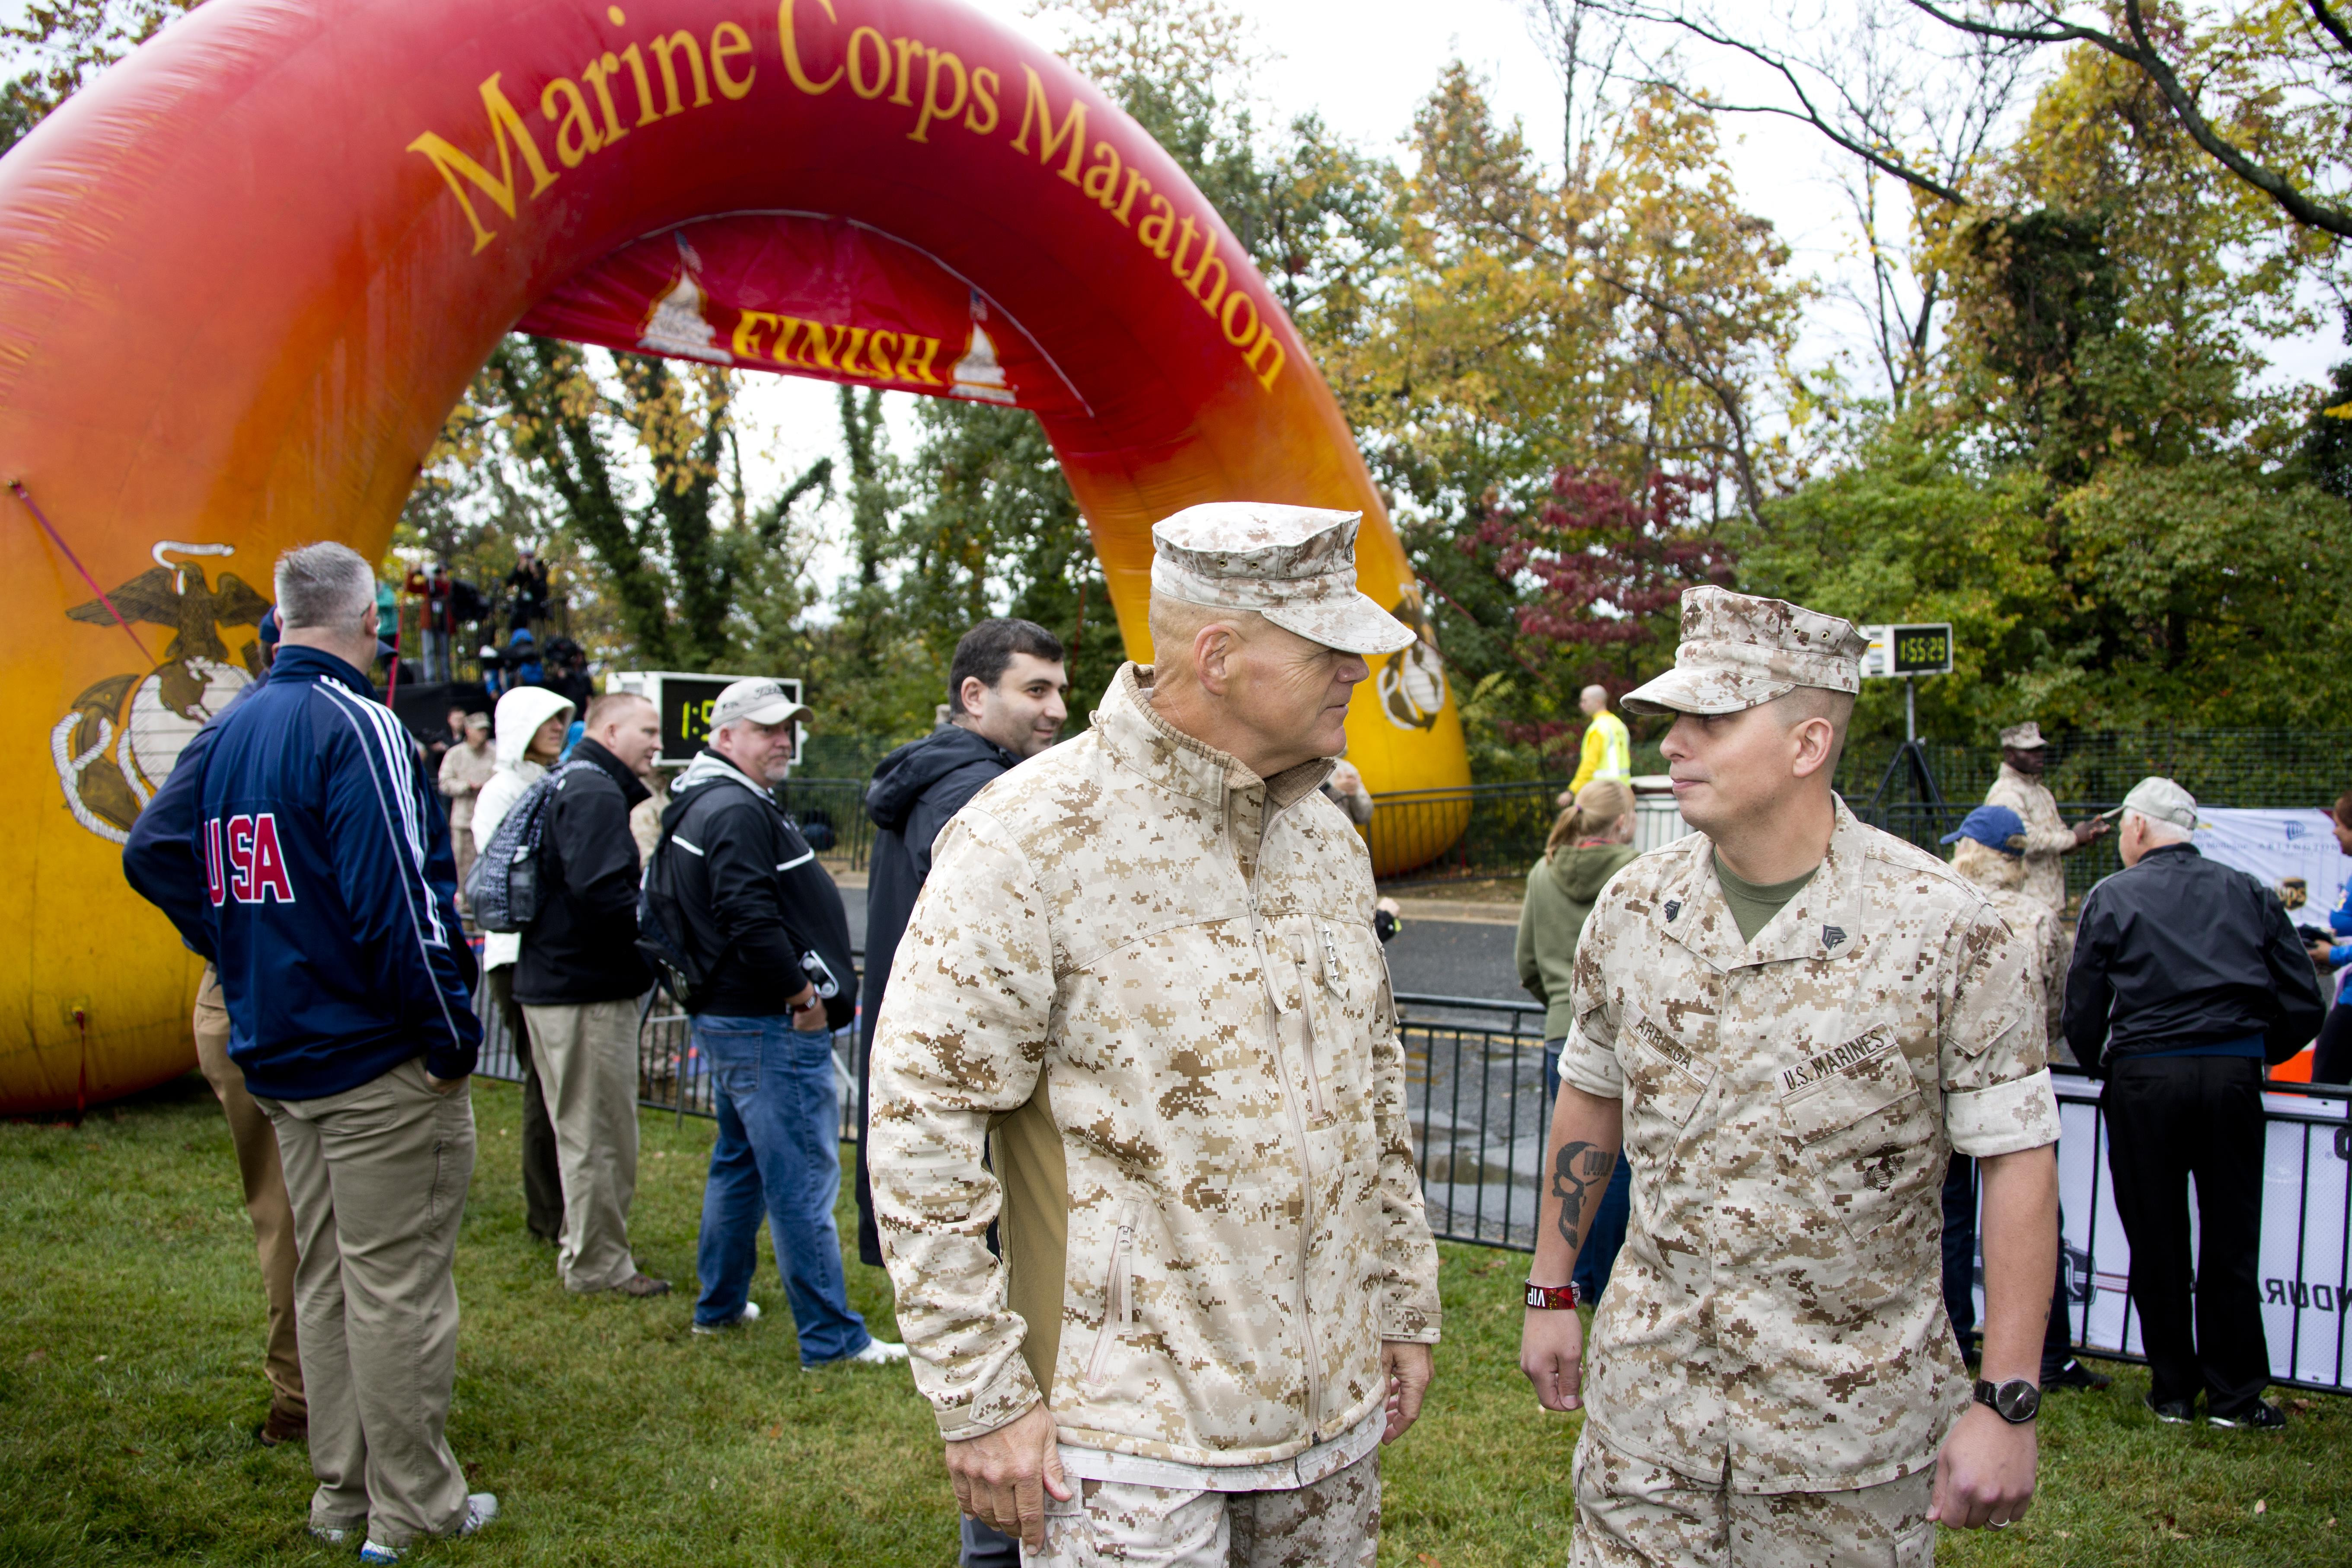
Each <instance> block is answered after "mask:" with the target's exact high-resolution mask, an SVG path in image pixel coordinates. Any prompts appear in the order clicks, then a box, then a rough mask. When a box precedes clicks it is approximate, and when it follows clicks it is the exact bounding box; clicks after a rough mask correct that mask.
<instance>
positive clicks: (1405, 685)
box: [1372, 586, 1445, 730]
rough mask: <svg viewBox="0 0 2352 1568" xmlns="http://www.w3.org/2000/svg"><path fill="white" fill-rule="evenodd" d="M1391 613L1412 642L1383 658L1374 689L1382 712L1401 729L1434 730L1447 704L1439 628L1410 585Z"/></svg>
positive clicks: (1415, 589)
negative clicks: (1431, 623) (1407, 631)
mask: <svg viewBox="0 0 2352 1568" xmlns="http://www.w3.org/2000/svg"><path fill="white" fill-rule="evenodd" d="M1389 614H1391V615H1392V616H1395V617H1396V618H1397V619H1398V620H1400V621H1402V622H1403V623H1404V624H1405V626H1407V627H1409V628H1410V629H1411V630H1412V634H1413V638H1412V641H1411V642H1409V643H1407V644H1405V646H1404V647H1402V648H1400V649H1399V650H1398V651H1396V652H1395V653H1392V654H1390V655H1389V656H1388V657H1387V658H1383V659H1381V661H1380V666H1379V674H1378V676H1377V677H1376V678H1375V679H1374V680H1373V683H1372V685H1373V689H1374V691H1375V692H1376V693H1377V694H1378V695H1379V697H1380V701H1381V712H1382V713H1384V714H1386V715H1387V716H1388V721H1389V722H1390V723H1391V724H1393V725H1395V726H1396V727H1397V728H1398V729H1400V730H1433V729H1435V728H1436V727H1437V715H1438V713H1439V712H1440V711H1441V710H1443V709H1444V707H1445V661H1444V659H1443V658H1439V657H1438V653H1437V628H1436V627H1434V626H1431V625H1430V624H1429V613H1428V611H1427V610H1425V609H1423V607H1422V603H1421V590H1420V589H1418V588H1415V587H1412V586H1407V587H1406V588H1405V589H1404V590H1403V594H1402V597H1400V598H1399V599H1398V600H1397V602H1396V605H1395V606H1394V607H1393V608H1391V610H1390V611H1389Z"/></svg>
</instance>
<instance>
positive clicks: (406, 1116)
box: [257, 1057, 474, 1546]
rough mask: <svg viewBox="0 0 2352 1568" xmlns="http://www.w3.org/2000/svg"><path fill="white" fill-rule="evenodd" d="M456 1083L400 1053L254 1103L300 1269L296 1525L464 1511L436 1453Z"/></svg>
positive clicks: (420, 1522) (459, 1175)
mask: <svg viewBox="0 0 2352 1568" xmlns="http://www.w3.org/2000/svg"><path fill="white" fill-rule="evenodd" d="M470 1089H471V1085H470V1084H465V1085H460V1086H459V1087H458V1088H457V1089H454V1090H453V1091H451V1092H450V1093H448V1094H446V1095H443V1094H436V1093H434V1092H433V1090H432V1089H429V1088H427V1087H426V1086H425V1061H424V1058H422V1057H413V1058H410V1059H409V1060H407V1061H405V1062H403V1063H402V1064H401V1065H400V1066H398V1067H396V1068H393V1069H392V1070H391V1071H390V1072H387V1073H385V1074H384V1075H383V1077H381V1078H378V1079H374V1080H373V1081H372V1082H368V1083H363V1084H362V1085H360V1087H359V1088H357V1089H346V1090H345V1091H344V1092H342V1093H341V1094H331V1095H328V1096H326V1097H325V1098H323V1099H320V1100H258V1101H257V1104H259V1105H260V1107H261V1109H262V1110H265V1111H267V1112H268V1114H269V1120H270V1121H273V1122H275V1123H276V1124H277V1127H278V1151H279V1152H280V1154H281V1155H282V1156H283V1158H284V1163H285V1168H286V1190H287V1193H288V1194H289V1196H290V1197H291V1198H292V1199H293V1200H294V1224H295V1227H296V1232H297V1234H298V1236H299V1238H300V1242H301V1249H302V1261H301V1266H300V1268H299V1270H298V1271H297V1272H296V1274H295V1279H294V1300H295V1306H296V1310H297V1311H298V1312H299V1315H300V1321H301V1340H302V1381H303V1383H304V1384H306V1385H307V1386H308V1387H309V1389H310V1473H311V1474H312V1475H314V1476H316V1477H318V1479H319V1489H318V1490H317V1491H316V1492H314V1493H313V1494H312V1495H311V1499H310V1522H311V1523H312V1524H313V1525H316V1526H320V1527H331V1528H338V1529H345V1530H349V1529H356V1528H357V1527H359V1525H360V1524H362V1522H364V1523H365V1524H366V1526H367V1532H368V1535H369V1537H370V1538H371V1539H372V1540H374V1541H377V1542H382V1543H383V1544H384V1545H386V1546H402V1545H405V1544H406V1543H407V1542H410V1541H412V1540H414V1539H415V1538H416V1537H417V1536H419V1535H440V1534H444V1533H446V1532H447V1531H452V1530H455V1529H456V1528H457V1526H458V1525H459V1524H461V1523H463V1522H464V1521H465V1518H466V1477H465V1473H464V1472H463V1471H462V1470H460V1469H459V1468H457V1457H456V1456H455V1455H453V1454H451V1453H450V1452H449V1442H448V1438H447V1437H446V1435H445V1433H446V1427H447V1426H448V1423H449V1388H450V1385H451V1384H452V1383H453V1382H455V1381H456V1378H457V1281H456V1280H455V1279H453V1278H452V1277H451V1275H450V1265H451V1263H452V1262H453V1261H454V1260H455V1258H456V1257H457V1224H458V1221H459V1220H460V1219H461V1218H462V1217H463V1216H464V1215H465V1212H466V1186H467V1183H468V1182H469V1181H470V1180H471V1179H472V1177H473V1174H474V1102H473V1100H472V1099H471V1098H470Z"/></svg>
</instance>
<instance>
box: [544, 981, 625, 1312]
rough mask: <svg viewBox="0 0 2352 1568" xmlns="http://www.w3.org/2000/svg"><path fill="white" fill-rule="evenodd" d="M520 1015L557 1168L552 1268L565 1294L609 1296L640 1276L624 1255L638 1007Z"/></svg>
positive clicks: (606, 1005)
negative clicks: (559, 1196)
mask: <svg viewBox="0 0 2352 1568" xmlns="http://www.w3.org/2000/svg"><path fill="white" fill-rule="evenodd" d="M522 1014H523V1021H524V1022H525V1023H526V1024H528V1025H529V1026H530V1055H531V1060H532V1062H533V1063H534V1064H535V1065H536V1066H537V1067H538V1068H539V1078H540V1082H541V1083H542V1084H543V1085H545V1086H546V1091H547V1109H548V1114H549V1115H550V1116H551V1117H553V1118H554V1121H555V1152H556V1159H557V1161H558V1163H560V1164H561V1165H562V1171H563V1241H562V1247H560V1248H559V1249H558V1250H557V1252H556V1255H555V1267H556V1270H557V1272H558V1273H560V1274H561V1275H562V1277H563V1284H564V1288H565V1289H571V1290H578V1291H583V1292H585V1291H590V1290H609V1289H612V1288H613V1287H614V1286H615V1285H618V1284H621V1283H623V1282H624V1281H625V1280H626V1279H629V1277H630V1276H632V1275H634V1274H635V1273H636V1271H637V1264H636V1259H635V1258H632V1257H631V1256H630V1255H629V1205H630V1203H631V1202H632V1201H634V1200H635V1197H636V1195H637V1005H636V1004H635V1002H628V1001H624V1002H591V1003H587V1004H585V1005H580V1006H556V1007H534V1006H531V1005H530V1004H528V1003H526V1004H524V1005H523V1010H522Z"/></svg>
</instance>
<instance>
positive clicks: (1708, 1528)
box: [1568, 1430, 1936, 1568]
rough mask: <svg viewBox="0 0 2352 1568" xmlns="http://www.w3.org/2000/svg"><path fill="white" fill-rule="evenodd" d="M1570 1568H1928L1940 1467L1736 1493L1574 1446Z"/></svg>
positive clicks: (1588, 1443)
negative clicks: (1800, 1488) (1870, 1480)
mask: <svg viewBox="0 0 2352 1568" xmlns="http://www.w3.org/2000/svg"><path fill="white" fill-rule="evenodd" d="M1575 1484H1576V1533H1575V1535H1574V1537H1573V1538H1572V1539H1571V1540H1570V1543H1569V1552H1568V1561H1569V1568H1928V1565H1929V1564H1930V1563H1934V1562H1935V1560H1936V1527H1935V1526H1934V1525H1932V1524H1930V1523H1928V1522H1927V1504H1928V1502H1929V1500H1930V1499H1931V1498H1932V1496H1933V1495H1934V1491H1935V1484H1936V1471H1935V1466H1934V1465H1933V1464H1932V1463H1931V1464H1929V1465H1928V1466H1927V1468H1925V1469H1923V1470H1921V1471H1920V1472H1919V1473H1917V1474H1916V1475H1910V1476H1906V1477H1904V1478H1903V1479H1900V1480H1893V1481H1883V1482H1881V1483H1880V1484H1879V1485H1877V1486H1874V1487H1860V1488H1857V1489H1854V1490H1853V1491H1843V1492H1763V1493H1756V1492H1735V1491H1733V1490H1731V1489H1729V1488H1727V1487H1721V1486H1706V1485H1704V1484H1702V1483H1700V1482H1698V1481H1694V1480H1692V1479H1689V1478H1687V1477H1685V1476H1679V1475H1676V1474H1675V1472H1674V1471H1672V1470H1668V1469H1663V1468H1659V1467H1658V1466H1656V1465H1653V1464H1651V1463H1650V1462H1649V1461H1647V1460H1646V1459H1634V1458H1627V1457H1626V1456H1624V1455H1622V1454H1620V1453H1618V1452H1617V1451H1616V1450H1614V1449H1613V1448H1609V1447H1603V1446H1602V1445H1601V1444H1600V1443H1598V1442H1595V1441H1594V1440H1593V1436H1592V1434H1591V1432H1590V1431H1589V1430H1588V1431H1587V1432H1586V1433H1585V1434H1584V1436H1582V1437H1581V1438H1580V1439H1579V1440H1578V1442H1577V1445H1576V1471H1575Z"/></svg>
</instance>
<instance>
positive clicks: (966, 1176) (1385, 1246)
mask: <svg viewBox="0 0 2352 1568" xmlns="http://www.w3.org/2000/svg"><path fill="white" fill-rule="evenodd" d="M1149 681H1150V672H1149V670H1139V669H1138V668H1137V667H1136V666H1134V665H1129V666H1127V667H1125V668H1122V669H1121V670H1120V672H1119V675H1118V679H1117V680H1116V681H1114V682H1113V683H1112V687H1111V689H1110V690H1109V692H1108V694H1107V695H1106V696H1105V698H1104V700H1103V705H1102V708H1101V710H1099V711H1097V713H1096V714H1095V715H1094V718H1093V726H1092V728H1091V729H1089V730H1088V731H1087V733H1086V734H1084V735H1081V736H1079V737H1078V738H1077V739H1076V740H1074V741H1071V742H1066V743H1065V744H1063V745H1060V746H1056V747H1055V748H1054V749H1053V750H1051V751H1048V752H1044V753H1043V754H1041V755H1039V756H1036V757H1034V758H1032V759H1030V760H1029V761H1028V762H1025V763H1022V764H1021V765H1020V766H1019V767H1017V768H1014V769H1013V771H1011V772H1010V773H1006V774H1005V775H1004V776H1003V777H1002V778H1000V779H998V780H996V781H995V782H994V783H992V784H990V785H989V786H988V787H987V788H986V789H984V790H982V792H981V793H980V794H979V795H976V796H974V797H973V799H972V801H971V804H970V805H967V806H965V807H964V809H963V810H962V811H961V813H959V814H958V815H957V816H956V817H955V818H954V820H953V821H951V822H950V824H949V825H948V826H947V828H946V830H945V831H944V832H942V833H941V834H940V838H939V841H938V844H937V846H936V847H935V848H934V850H933V852H932V865H931V875H930V879H929V881H927V882H926V883H925V884H924V887H923V893H922V897H921V900H920V901H919V902H918V903H917V905H916V907H915V912H914V917H913V920H912V921H911V922H910V923H909V924H908V928H907V935H906V937H905V939H904V941H903V942H901V943H900V944H899V947H898V956H897V959H896V962H895V963H893V964H892V966H891V971H890V984H889V988H888V998H887V1001H886V1002H885V1003H884V1005H883V1008H882V1015H881V1019H880V1023H879V1026H878V1029H877V1034H876V1037H875V1042H874V1058H873V1088H872V1101H871V1109H870V1111H869V1117H868V1131H869V1136H870V1137H871V1139H872V1141H873V1142H872V1152H871V1154H870V1162H871V1164H872V1168H873V1177H874V1199H875V1212H876V1217H877V1221H878V1222H879V1227H880V1231H881V1239H882V1251H883V1256H884V1258H885V1259H886V1260H887V1263H888V1266H889V1269H890V1278H891V1282H892V1283H893V1285H895V1286H896V1287H897V1289H898V1325H899V1327H900V1328H901V1329H902V1330H903V1331H905V1333H906V1337H907V1342H908V1345H909V1347H911V1349H912V1350H913V1352H914V1371H915V1380H916V1384H917V1385H918V1386H919V1388H920V1389H921V1390H922V1392H923V1393H924V1394H925V1395H926V1396H928V1397H929V1399H930V1401H931V1403H932V1405H933V1406H934V1407H935V1409H936V1410H937V1413H938V1416H939V1424H940V1433H941V1435H942V1436H946V1437H949V1438H965V1437H974V1436H980V1435H981V1434H982V1433H985V1432H988V1431H991V1430H992V1429H994V1428H996V1427H998V1426H1003V1425H1004V1424H1005V1423H1007V1422H1009V1421H1011V1420H1013V1419H1014V1418H1015V1417H1017V1416H1019V1415H1022V1414H1023V1413H1024V1412H1025V1411H1026V1410H1028V1409H1029V1407H1030V1406H1032V1405H1034V1404H1035V1403H1036V1402H1037V1400H1038V1398H1039V1397H1040V1391H1041V1390H1043V1391H1045V1393H1046V1395H1047V1398H1048V1403H1049V1404H1050V1405H1051V1407H1052V1409H1053V1413H1054V1419H1055V1426H1056V1427H1057V1428H1058V1432H1059V1436H1060V1439H1061V1441H1062V1442H1063V1443H1064V1444H1066V1445H1069V1446H1073V1447H1081V1448H1095V1449H1102V1450H1108V1451H1109V1452H1110V1453H1113V1454H1121V1455H1131V1456H1136V1457H1139V1458H1148V1459H1162V1460H1172V1461H1176V1462H1179V1463H1183V1464H1189V1465H1199V1466H1216V1467H1227V1466H1233V1467H1239V1466H1247V1465H1263V1464H1270V1463H1275V1462H1278V1461H1283V1460H1286V1459H1289V1458H1293V1457H1295V1456H1297V1455H1299V1454H1301V1453H1303V1452H1305V1451H1306V1450H1307V1449H1309V1448H1311V1447H1315V1446H1317V1445H1318V1444H1324V1443H1328V1442H1330V1441H1332V1440H1333V1439H1335V1438H1337V1437H1339V1436H1342V1435H1345V1434H1349V1432H1350V1431H1351V1430H1352V1429H1354V1428H1356V1427H1357V1426H1359V1424H1360V1423H1361V1422H1364V1421H1365V1420H1366V1419H1368V1418H1370V1417H1374V1416H1376V1415H1377V1413H1378V1411H1379V1410H1380V1408H1381V1405H1383V1404H1384V1403H1385V1398H1386V1380H1385V1376H1384V1373H1383V1372H1382V1369H1381V1341H1383V1340H1402V1341H1417V1342H1434V1341H1435V1340H1436V1338H1437V1333H1438V1306H1437V1250H1436V1247H1435V1244H1434V1243H1433V1241H1432V1240H1431V1238H1430V1234H1429V1226H1428V1221H1427V1219H1426V1218H1425V1216H1424V1215H1423V1212H1422V1203H1421V1187H1420V1184H1419V1182H1418V1181H1417V1179H1416V1178H1415V1174H1414V1170H1413V1162H1412V1144H1411V1140H1410V1135H1409V1129H1408V1126H1407V1122H1406V1119H1405V1099H1404V1058H1403V1054H1402V1049H1401V1047H1400V1046H1399V1043H1398V1039H1397V1034H1396V1026H1395V1015H1394V1007H1393V1005H1392V1003H1391V997H1390V994H1389V987H1388V979H1387V966H1386V963H1385V962H1384V960H1383V959H1382V958H1381V948H1380V942H1379V939H1378V938H1377V937H1376V936H1374V934H1373V932H1372V900H1373V889H1372V877H1371V868H1370V861H1369V858H1368V857H1367V855H1366V854H1365V851H1364V847H1363V843H1362V841H1361V840H1360V838H1359V837H1357V835H1356V833H1355V830H1354V828H1353V827H1352V826H1349V822H1348V820H1347V818H1346V817H1345V816H1343V815H1342V814H1341V812H1340V810H1339V807H1338V806H1336V805H1332V804H1331V802H1330V801H1328V799H1326V798H1324V796H1323V795H1321V794H1319V793H1318V785H1320V784H1322V782H1323V780H1324V779H1325V777H1327V776H1328V773H1329V772H1330V767H1331V764H1330V763H1328V762H1319V763H1307V764H1304V765H1301V766H1299V767H1297V768H1293V769H1290V770H1288V771H1287V772H1286V773H1279V774H1277V775H1276V776H1275V777H1274V778H1272V779H1270V780H1265V781H1260V780H1259V779H1258V778H1257V777H1256V776H1255V775H1254V774H1252V773H1250V772H1249V771H1248V770H1247V769H1246V768H1244V767H1243V766H1242V765H1241V764H1240V763H1237V762H1236V761H1234V759H1233V758H1232V757H1229V756H1227V755H1225V754H1224V753H1223V752H1217V751H1214V750H1213V749H1211V748H1210V747H1207V746H1205V745H1202V743H1200V742H1196V741H1193V740H1192V739H1190V738H1189V737H1187V736H1185V735H1182V734H1181V733H1180V732H1178V731H1175V730H1174V729H1172V728H1171V727H1170V726H1169V725H1168V724H1167V723H1166V722H1165V721H1163V720H1161V719H1160V717H1159V716H1158V715H1157V714H1155V713H1153V712H1152V710H1151V708H1150V700H1149V696H1148V688H1149ZM984 1141H985V1142H986V1144H987V1145H988V1147H989V1149H990V1152H991V1153H992V1167H993V1168H991V1166H990V1165H984V1164H983V1163H982V1152H983V1142H984ZM992 1220H993V1221H995V1222H996V1223H997V1224H998V1226H999V1236H1000V1238H1001V1241H1002V1244H1003V1261H1002V1262H1001V1263H1000V1262H999V1260H998V1259H997V1258H993V1257H992V1256H990V1254H989V1250H988V1247H987V1242H986V1235H987V1230H988V1226H989V1224H990V1222H991V1221H992Z"/></svg>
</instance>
